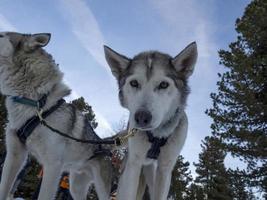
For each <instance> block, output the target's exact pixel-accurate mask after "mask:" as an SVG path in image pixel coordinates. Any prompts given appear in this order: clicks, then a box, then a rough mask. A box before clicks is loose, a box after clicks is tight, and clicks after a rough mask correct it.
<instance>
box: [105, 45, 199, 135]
mask: <svg viewBox="0 0 267 200" xmlns="http://www.w3.org/2000/svg"><path fill="white" fill-rule="evenodd" d="M104 49H105V55H106V60H107V62H108V64H109V66H110V68H111V71H112V73H113V75H114V76H115V77H116V79H117V80H118V84H119V98H120V102H121V105H122V106H123V107H125V108H127V109H128V110H129V111H130V119H129V123H130V128H137V129H140V130H153V129H156V128H157V127H159V126H160V125H162V124H164V123H166V121H168V120H169V119H170V117H171V116H173V115H174V114H175V112H176V110H177V108H182V109H183V107H184V106H185V102H186V97H187V95H188V93H189V88H188V85H187V79H188V77H189V76H190V75H191V74H192V73H193V70H194V65H195V63H196V60H197V45H196V43H195V42H193V43H191V44H190V45H188V46H187V47H186V48H185V49H184V50H183V51H182V52H181V53H179V54H178V55H177V56H176V57H174V58H172V57H171V56H169V55H167V54H163V53H160V52H157V51H150V52H143V53H140V54H138V55H137V56H135V57H134V58H133V59H129V58H127V57H125V56H123V55H121V54H119V53H117V52H115V51H114V50H112V49H110V48H109V47H106V46H105V47H104Z"/></svg>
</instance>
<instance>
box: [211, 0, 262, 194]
mask: <svg viewBox="0 0 267 200" xmlns="http://www.w3.org/2000/svg"><path fill="white" fill-rule="evenodd" d="M236 31H237V33H238V36H237V40H236V41H235V42H233V43H231V44H230V45H229V48H230V49H229V50H220V51H219V56H220V63H221V64H223V65H224V66H225V67H226V69H227V70H226V72H225V73H223V74H219V77H220V81H219V82H218V83H217V85H218V92H217V93H212V94H211V98H212V100H213V107H212V108H211V109H209V110H207V114H208V115H209V116H210V117H211V118H212V119H213V124H212V126H211V128H212V130H213V134H214V135H216V136H217V137H219V138H220V139H221V140H222V142H223V144H224V148H225V149H226V150H227V151H229V152H231V153H232V155H233V156H237V157H239V158H240V159H242V160H243V161H245V162H246V163H247V164H248V172H249V174H248V176H249V177H250V185H251V186H257V187H260V188H261V189H262V191H265V193H267V191H266V189H267V188H266V185H267V184H266V180H267V1H266V0H254V1H252V2H251V3H250V4H249V5H248V6H247V8H246V10H245V12H244V15H243V16H242V17H241V18H240V19H237V21H236Z"/></svg>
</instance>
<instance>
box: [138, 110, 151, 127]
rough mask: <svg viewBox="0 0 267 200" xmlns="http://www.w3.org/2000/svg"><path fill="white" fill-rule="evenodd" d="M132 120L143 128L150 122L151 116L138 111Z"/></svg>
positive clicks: (143, 111)
mask: <svg viewBox="0 0 267 200" xmlns="http://www.w3.org/2000/svg"><path fill="white" fill-rule="evenodd" d="M134 119H135V122H136V124H137V125H139V126H141V127H145V126H147V125H148V124H149V123H150V122H151V120H152V115H151V113H150V112H149V111H147V110H139V111H137V112H136V113H135V115H134Z"/></svg>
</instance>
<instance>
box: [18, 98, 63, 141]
mask: <svg viewBox="0 0 267 200" xmlns="http://www.w3.org/2000/svg"><path fill="white" fill-rule="evenodd" d="M63 103H65V100H64V99H60V100H59V101H58V102H57V103H56V105H54V106H52V107H51V108H50V109H49V110H47V111H45V112H43V114H42V117H43V119H45V118H47V117H48V116H49V115H50V114H52V113H53V112H54V111H55V110H57V109H58V108H59V107H60V106H61V105H62V104H63ZM40 123H41V121H40V118H39V117H38V116H33V117H31V118H30V119H28V120H27V121H26V122H25V124H24V125H23V126H22V127H21V128H20V129H19V130H18V131H17V136H18V138H19V140H20V141H21V142H22V143H23V144H25V143H26V140H27V138H28V137H29V136H30V135H31V133H32V132H33V131H34V129H35V128H36V127H37V126H38V125H39V124H40Z"/></svg>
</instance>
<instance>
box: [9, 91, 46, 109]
mask: <svg viewBox="0 0 267 200" xmlns="http://www.w3.org/2000/svg"><path fill="white" fill-rule="evenodd" d="M10 97H11V99H12V101H13V102H14V103H19V104H24V105H27V106H31V107H35V108H37V109H42V108H43V107H44V106H45V104H46V100H47V95H46V94H45V95H43V96H42V97H41V98H40V99H39V100H33V99H29V98H26V97H21V96H10Z"/></svg>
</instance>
